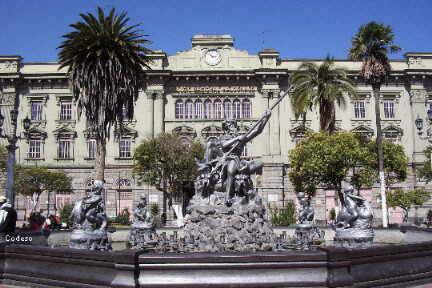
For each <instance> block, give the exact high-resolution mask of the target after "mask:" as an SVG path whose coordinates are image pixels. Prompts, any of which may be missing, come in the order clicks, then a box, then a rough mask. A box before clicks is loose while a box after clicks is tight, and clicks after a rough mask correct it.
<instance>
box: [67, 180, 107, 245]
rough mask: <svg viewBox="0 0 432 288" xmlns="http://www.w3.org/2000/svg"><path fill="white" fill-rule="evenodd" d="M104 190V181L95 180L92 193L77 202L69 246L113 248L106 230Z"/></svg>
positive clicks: (72, 215) (73, 213) (73, 211)
mask: <svg viewBox="0 0 432 288" xmlns="http://www.w3.org/2000/svg"><path fill="white" fill-rule="evenodd" d="M103 191H104V188H103V182H102V181H99V180H95V181H94V184H93V186H92V190H91V193H90V195H88V196H85V197H84V198H82V199H81V200H79V201H77V202H76V203H75V206H74V208H73V210H72V214H71V219H72V221H73V227H74V230H73V231H72V235H71V239H70V242H69V247H71V248H76V249H89V250H110V249H111V244H110V242H109V240H108V235H107V231H106V227H107V224H108V219H107V216H106V214H105V206H104V203H103V198H102V192H103Z"/></svg>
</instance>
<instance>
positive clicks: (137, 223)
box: [129, 196, 156, 249]
mask: <svg viewBox="0 0 432 288" xmlns="http://www.w3.org/2000/svg"><path fill="white" fill-rule="evenodd" d="M133 215H134V219H133V222H132V229H131V231H130V234H129V244H130V247H132V248H137V249H144V248H149V247H153V246H154V245H155V244H156V239H155V238H156V231H155V224H154V219H153V216H152V215H151V213H150V211H149V209H148V207H147V198H146V197H144V196H142V197H141V200H140V202H139V203H138V205H137V206H136V208H135V209H134V214H133Z"/></svg>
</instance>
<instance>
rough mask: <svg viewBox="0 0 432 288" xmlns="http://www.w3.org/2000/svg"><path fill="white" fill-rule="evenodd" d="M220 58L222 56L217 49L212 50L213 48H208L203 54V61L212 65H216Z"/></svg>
mask: <svg viewBox="0 0 432 288" xmlns="http://www.w3.org/2000/svg"><path fill="white" fill-rule="evenodd" d="M221 60H222V57H221V55H220V54H219V52H218V51H217V50H213V49H212V50H208V51H207V53H206V54H205V61H206V62H207V64H208V65H212V66H214V65H217V64H219V62H220V61H221Z"/></svg>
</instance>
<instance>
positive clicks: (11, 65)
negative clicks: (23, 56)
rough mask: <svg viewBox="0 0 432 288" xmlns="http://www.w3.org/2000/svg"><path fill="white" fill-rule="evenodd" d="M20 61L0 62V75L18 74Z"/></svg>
mask: <svg viewBox="0 0 432 288" xmlns="http://www.w3.org/2000/svg"><path fill="white" fill-rule="evenodd" d="M17 72H18V61H5V62H0V73H17Z"/></svg>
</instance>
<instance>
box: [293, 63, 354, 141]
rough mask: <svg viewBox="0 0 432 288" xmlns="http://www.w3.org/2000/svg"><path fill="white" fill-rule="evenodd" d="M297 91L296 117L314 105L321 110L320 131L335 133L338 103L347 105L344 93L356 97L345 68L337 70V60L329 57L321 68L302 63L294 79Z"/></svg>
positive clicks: (294, 74) (294, 92)
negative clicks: (335, 62) (335, 64)
mask: <svg viewBox="0 0 432 288" xmlns="http://www.w3.org/2000/svg"><path fill="white" fill-rule="evenodd" d="M291 83H292V84H293V86H294V91H293V93H292V96H291V103H292V106H293V108H294V113H295V115H296V117H298V116H300V115H301V114H303V115H304V113H306V110H307V109H311V108H312V106H318V107H319V113H320V130H321V131H327V132H329V133H333V132H334V131H335V128H336V127H335V123H336V114H335V113H336V112H335V103H337V104H338V105H339V106H341V105H344V104H345V99H344V93H346V94H348V95H356V91H355V88H354V86H353V83H352V81H351V80H350V79H349V78H348V76H347V73H346V72H345V70H343V69H339V68H335V67H334V60H333V58H330V57H329V56H327V58H326V59H325V60H324V62H323V63H322V64H321V65H317V64H315V63H310V62H305V63H302V64H301V65H300V67H299V69H298V71H296V72H294V73H293V75H292V76H291Z"/></svg>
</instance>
